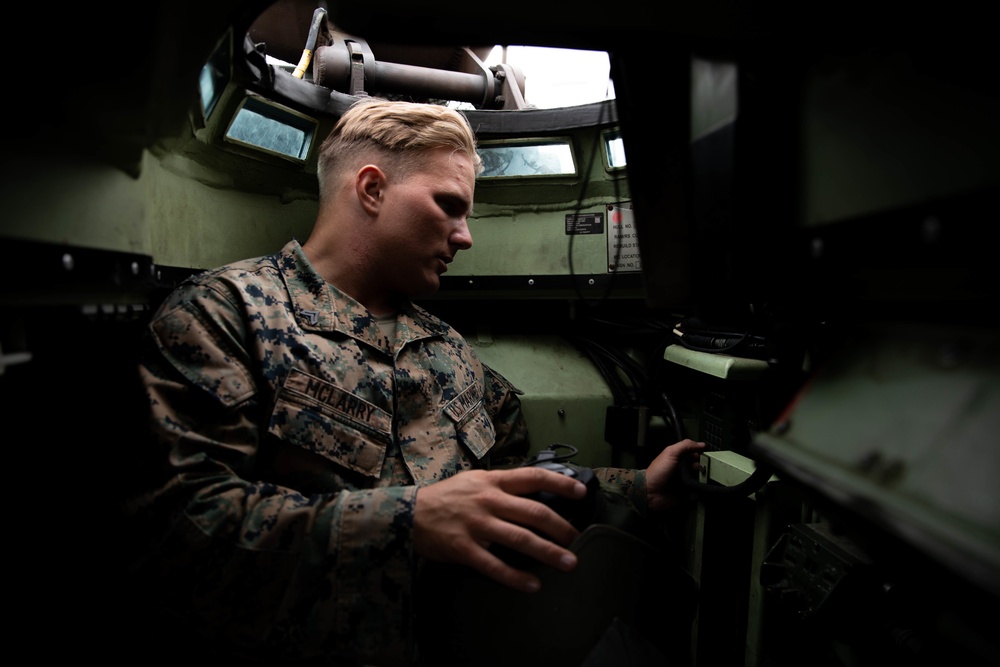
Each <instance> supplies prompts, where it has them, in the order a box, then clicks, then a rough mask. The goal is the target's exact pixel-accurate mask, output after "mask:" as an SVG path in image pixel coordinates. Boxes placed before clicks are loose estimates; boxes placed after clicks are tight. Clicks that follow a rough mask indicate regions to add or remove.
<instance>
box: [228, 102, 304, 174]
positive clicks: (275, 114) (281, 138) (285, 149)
mask: <svg viewBox="0 0 1000 667" xmlns="http://www.w3.org/2000/svg"><path fill="white" fill-rule="evenodd" d="M316 127H317V122H316V121H315V120H314V119H312V118H309V117H308V116H304V115H302V114H300V113H296V112H295V111H292V110H291V109H287V108H285V107H281V106H278V105H276V104H272V103H270V102H265V101H264V100H261V99H258V98H255V97H248V98H246V99H245V100H244V101H243V104H242V106H240V110H239V111H238V112H237V113H236V117H235V118H233V122H232V123H231V124H230V125H229V129H228V130H227V131H226V139H228V140H229V141H232V142H233V143H237V144H242V145H245V146H253V147H254V148H258V149H261V150H263V151H265V152H267V153H272V154H276V155H281V156H282V157H286V158H291V159H293V160H297V161H300V162H304V161H305V159H306V157H307V156H308V155H309V148H310V147H311V146H312V142H313V137H315V136H316Z"/></svg>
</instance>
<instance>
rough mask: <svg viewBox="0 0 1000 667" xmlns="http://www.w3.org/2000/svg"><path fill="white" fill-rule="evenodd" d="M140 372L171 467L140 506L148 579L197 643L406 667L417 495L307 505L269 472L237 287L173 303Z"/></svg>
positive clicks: (157, 440) (155, 324)
mask: <svg viewBox="0 0 1000 667" xmlns="http://www.w3.org/2000/svg"><path fill="white" fill-rule="evenodd" d="M148 334H149V335H148V340H147V344H146V348H145V350H144V360H143V362H142V364H141V366H140V374H141V376H142V379H143V382H144V384H145V387H146V390H147V393H148V398H149V401H150V408H151V418H150V421H151V426H152V432H153V436H154V437H153V442H152V447H154V448H155V450H156V451H155V457H156V458H158V459H159V460H160V461H161V463H166V467H165V470H164V471H163V472H162V473H159V474H158V477H157V479H158V481H155V482H154V483H152V484H150V485H149V488H148V490H147V491H145V492H144V493H142V494H140V495H139V496H138V497H137V498H136V499H135V501H134V502H133V503H131V504H130V508H129V509H130V513H131V514H132V515H133V518H134V519H135V520H134V522H133V523H134V524H135V525H136V526H137V528H138V529H141V530H142V531H144V532H145V534H146V539H147V541H148V546H149V548H148V549H147V550H146V552H145V555H144V556H143V557H142V558H141V559H140V562H139V568H138V570H141V571H142V572H143V577H142V579H141V580H140V582H141V583H143V584H148V585H150V586H151V587H152V588H151V589H150V595H155V596H157V602H158V603H160V602H162V604H161V605H159V606H160V607H161V609H163V610H164V611H165V612H166V615H167V616H168V617H171V618H176V619H180V620H179V623H180V624H181V625H180V631H181V632H194V633H198V634H199V635H201V637H202V638H205V639H208V640H210V641H212V642H213V643H217V644H222V645H223V646H226V647H227V648H228V649H229V650H232V651H236V652H238V653H243V654H245V655H247V656H252V657H254V658H258V659H259V658H266V657H271V658H278V657H280V658H303V657H310V656H327V657H332V656H336V658H337V659H340V660H344V661H345V663H351V664H355V663H357V664H360V663H363V662H364V663H367V662H372V663H378V664H396V663H401V662H405V661H406V659H405V656H406V655H408V654H409V652H410V648H409V645H408V642H409V641H411V637H410V631H411V627H410V626H411V611H410V610H411V609H412V601H411V599H410V596H411V594H412V581H413V577H414V567H415V563H414V558H413V552H412V525H413V522H412V513H413V505H414V501H415V494H416V491H415V488H414V487H395V488H383V489H371V490H362V491H350V492H349V491H341V492H339V493H330V494H317V495H309V496H307V495H302V494H299V493H297V492H295V491H293V490H291V489H289V488H285V487H282V486H278V485H276V484H273V483H268V482H266V481H262V480H261V479H260V478H259V477H258V476H257V475H256V473H255V469H256V468H255V467H256V464H257V463H258V457H259V454H260V452H259V445H260V441H259V438H260V436H259V430H258V426H259V424H260V423H261V421H262V419H264V416H262V415H261V414H260V413H261V406H260V405H259V404H258V400H257V399H258V389H257V386H256V381H255V378H254V376H253V373H252V371H251V370H250V369H251V368H252V367H253V365H252V364H251V362H250V359H249V354H248V352H247V349H246V345H245V344H244V343H243V340H244V324H243V321H242V319H241V312H240V310H239V308H236V307H234V306H233V305H232V303H231V302H230V299H229V298H227V294H226V293H225V291H224V290H215V289H209V288H206V289H201V290H199V291H197V292H195V293H189V294H187V295H186V296H185V297H184V298H183V299H175V300H174V301H172V302H170V303H168V304H165V307H164V309H163V310H161V311H160V312H159V313H158V314H157V315H156V316H155V317H154V319H153V320H152V322H151V324H150V327H149V330H148Z"/></svg>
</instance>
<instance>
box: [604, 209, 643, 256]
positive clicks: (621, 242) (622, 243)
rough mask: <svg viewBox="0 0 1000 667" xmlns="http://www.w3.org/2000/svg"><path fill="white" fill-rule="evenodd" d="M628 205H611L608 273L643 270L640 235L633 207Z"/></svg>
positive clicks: (609, 213)
mask: <svg viewBox="0 0 1000 667" xmlns="http://www.w3.org/2000/svg"><path fill="white" fill-rule="evenodd" d="M626 206H627V205H621V206H609V207H608V219H609V220H610V221H611V222H610V224H609V234H608V273H628V272H635V271H642V258H641V256H640V255H639V237H638V235H637V234H636V231H635V221H634V219H633V216H632V209H631V208H630V207H629V208H626Z"/></svg>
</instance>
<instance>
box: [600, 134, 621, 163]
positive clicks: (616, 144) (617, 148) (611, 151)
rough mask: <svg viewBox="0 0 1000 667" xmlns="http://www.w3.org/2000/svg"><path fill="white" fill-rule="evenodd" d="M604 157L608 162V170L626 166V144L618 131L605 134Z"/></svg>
mask: <svg viewBox="0 0 1000 667" xmlns="http://www.w3.org/2000/svg"><path fill="white" fill-rule="evenodd" d="M604 155H605V157H607V160H608V169H620V168H621V167H624V166H625V143H624V142H623V141H622V135H621V133H620V132H618V130H615V131H613V132H605V133H604Z"/></svg>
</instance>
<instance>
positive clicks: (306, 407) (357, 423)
mask: <svg viewBox="0 0 1000 667" xmlns="http://www.w3.org/2000/svg"><path fill="white" fill-rule="evenodd" d="M268 431H269V432H270V433H271V434H272V435H274V436H276V437H278V438H280V439H281V440H283V441H285V442H288V443H291V444H294V445H298V446H299V447H302V448H303V449H305V450H308V451H310V452H312V453H314V454H318V455H319V456H322V457H323V458H325V459H327V460H330V461H333V462H334V463H337V464H339V465H342V466H344V467H346V468H349V469H350V470H353V471H355V472H359V473H361V474H362V475H365V476H368V477H375V478H377V477H378V476H379V473H380V471H381V469H382V464H383V462H384V460H385V453H386V449H387V447H388V445H389V443H390V442H391V441H392V417H391V416H390V415H389V413H387V412H386V411H384V410H382V409H381V408H379V407H378V406H376V405H373V404H372V403H369V402H368V401H366V400H364V399H362V398H359V397H357V396H355V395H354V394H352V393H350V392H348V391H346V390H344V389H342V388H340V387H338V386H336V385H334V384H332V383H330V382H327V381H325V380H321V379H319V378H317V377H314V376H312V375H309V374H308V373H304V372H302V371H299V370H294V369H293V370H292V372H291V373H290V374H289V376H288V378H287V379H286V380H285V384H284V386H283V387H282V388H281V390H280V391H279V392H278V396H277V401H276V402H275V406H274V411H273V412H272V413H271V422H270V424H269V427H268Z"/></svg>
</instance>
